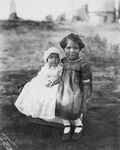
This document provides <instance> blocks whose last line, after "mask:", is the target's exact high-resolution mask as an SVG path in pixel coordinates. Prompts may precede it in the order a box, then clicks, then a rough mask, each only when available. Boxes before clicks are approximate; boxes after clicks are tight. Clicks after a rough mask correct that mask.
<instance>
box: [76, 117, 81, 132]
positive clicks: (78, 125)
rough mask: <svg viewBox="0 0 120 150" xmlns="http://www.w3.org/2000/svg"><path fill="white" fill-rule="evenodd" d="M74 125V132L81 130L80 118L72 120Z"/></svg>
mask: <svg viewBox="0 0 120 150" xmlns="http://www.w3.org/2000/svg"><path fill="white" fill-rule="evenodd" d="M74 125H75V129H74V132H75V133H79V132H80V131H81V130H82V126H83V125H82V122H81V119H80V118H78V119H76V120H74Z"/></svg>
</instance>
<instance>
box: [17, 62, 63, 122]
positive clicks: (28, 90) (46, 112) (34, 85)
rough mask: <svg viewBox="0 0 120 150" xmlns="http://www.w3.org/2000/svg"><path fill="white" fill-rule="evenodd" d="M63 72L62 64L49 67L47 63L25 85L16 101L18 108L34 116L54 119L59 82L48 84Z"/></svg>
mask: <svg viewBox="0 0 120 150" xmlns="http://www.w3.org/2000/svg"><path fill="white" fill-rule="evenodd" d="M61 73H62V66H61V65H58V67H49V65H48V64H45V65H44V66H43V67H42V68H41V71H40V72H38V75H37V76H36V77H34V78H33V79H32V80H31V81H30V82H28V83H27V84H25V86H24V87H23V90H22V92H21V93H20V95H19V97H18V99H17V101H16V102H15V106H16V107H17V109H18V110H19V111H20V112H21V113H23V114H25V115H27V116H31V117H33V118H42V119H45V120H50V119H54V118H55V105H56V95H57V90H58V84H56V85H54V86H51V87H47V86H46V85H47V84H48V83H50V82H52V83H53V82H54V81H55V80H57V79H58V78H59V77H60V76H61Z"/></svg>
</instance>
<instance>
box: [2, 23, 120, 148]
mask: <svg viewBox="0 0 120 150" xmlns="http://www.w3.org/2000/svg"><path fill="white" fill-rule="evenodd" d="M3 24H4V23H3V22H0V82H1V84H0V150H119V149H120V76H119V74H120V65H119V64H120V60H119V58H120V49H119V48H120V47H119V45H118V44H119V43H120V25H118V24H112V25H110V24H108V25H101V26H100V25H99V26H93V25H88V24H83V23H74V24H72V25H71V24H65V25H63V24H61V25H59V26H55V27H54V29H52V28H50V29H49V28H48V29H41V28H39V26H34V25H33V24H32V27H31V25H30V24H28V23H27V25H26V24H24V25H20V26H19V27H18V26H17V27H13V26H12V27H11V28H9V27H8V25H7V26H6V28H3ZM70 32H76V33H79V34H81V35H85V36H88V37H89V36H91V37H94V35H96V34H98V35H100V37H101V40H102V43H104V41H106V43H107V47H108V48H109V47H110V46H111V44H113V45H114V46H113V47H118V53H117V54H116V55H115V57H113V58H112V57H111V56H109V57H108V56H107V59H103V58H104V55H105V53H103V54H102V55H99V54H101V53H100V52H99V51H100V50H101V49H100V48H99V49H95V48H94V47H95V45H94V44H93V49H95V50H94V53H95V57H93V54H92V53H91V54H89V57H90V58H91V59H89V60H90V63H91V69H92V72H93V95H92V98H91V100H89V101H88V103H87V112H86V114H84V117H83V125H84V127H83V133H82V136H81V139H80V140H79V141H68V142H62V141H61V134H62V130H63V128H62V126H61V125H58V124H48V123H47V122H45V121H43V120H37V119H36V120H35V119H31V118H28V117H26V116H24V115H22V114H21V113H19V112H18V110H17V109H16V108H15V106H14V102H15V100H16V99H17V97H18V95H19V91H18V90H17V86H18V85H19V84H21V83H25V82H27V81H29V80H30V79H31V78H32V77H33V76H35V75H36V73H37V71H38V70H39V69H40V66H41V65H42V64H43V60H42V55H43V52H44V50H46V49H47V48H48V47H50V46H56V47H58V48H60V47H59V41H60V40H61V38H63V37H64V36H65V35H66V34H68V33H70ZM89 40H90V38H89ZM97 40H98V38H97ZM101 40H100V41H101ZM100 41H99V42H100ZM97 42H98V41H96V43H97ZM93 43H94V41H93ZM98 47H102V44H101V43H100V45H99V46H98ZM109 50H110V51H108V52H107V54H111V51H112V49H110V48H109ZM115 52H116V51H115ZM98 56H99V57H98ZM98 58H99V59H98Z"/></svg>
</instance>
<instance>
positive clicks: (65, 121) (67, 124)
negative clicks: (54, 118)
mask: <svg viewBox="0 0 120 150" xmlns="http://www.w3.org/2000/svg"><path fill="white" fill-rule="evenodd" d="M62 121H63V124H64V127H65V128H64V133H69V132H70V129H71V128H70V125H71V124H70V122H69V120H65V119H62Z"/></svg>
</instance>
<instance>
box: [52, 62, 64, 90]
mask: <svg viewBox="0 0 120 150" xmlns="http://www.w3.org/2000/svg"><path fill="white" fill-rule="evenodd" d="M59 67H60V68H59V70H58V73H57V74H58V78H57V79H56V80H55V81H53V83H52V84H51V87H52V86H54V85H56V84H59V83H60V81H61V76H62V72H63V65H62V64H61V65H60V66H59Z"/></svg>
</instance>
